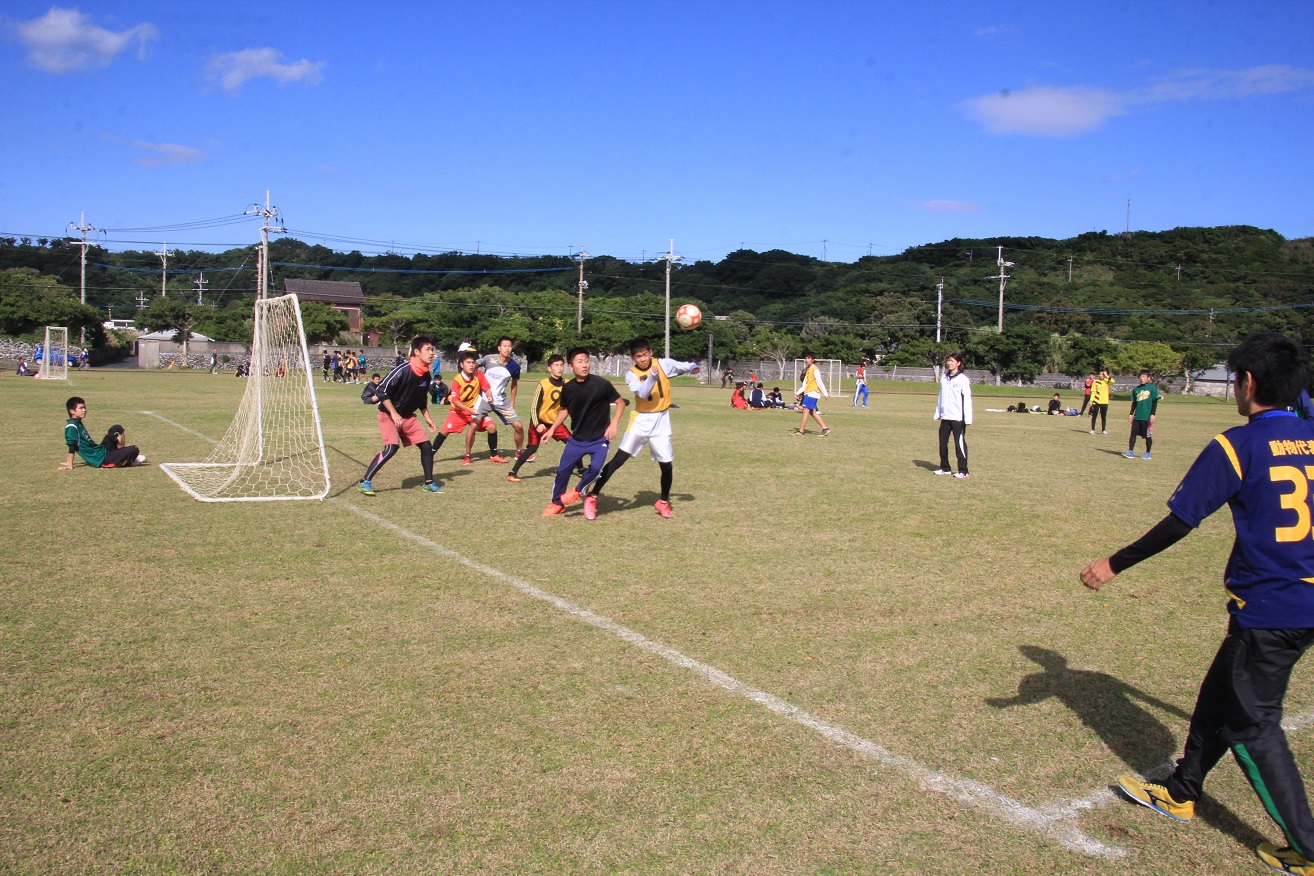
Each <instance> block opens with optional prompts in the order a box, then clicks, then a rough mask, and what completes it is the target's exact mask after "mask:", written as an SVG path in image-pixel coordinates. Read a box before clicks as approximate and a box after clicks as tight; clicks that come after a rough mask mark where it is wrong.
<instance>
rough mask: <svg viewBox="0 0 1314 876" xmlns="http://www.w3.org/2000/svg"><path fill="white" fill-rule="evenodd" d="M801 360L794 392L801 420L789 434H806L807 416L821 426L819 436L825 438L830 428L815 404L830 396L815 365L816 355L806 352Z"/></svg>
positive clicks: (819, 370)
mask: <svg viewBox="0 0 1314 876" xmlns="http://www.w3.org/2000/svg"><path fill="white" fill-rule="evenodd" d="M803 362H804V365H803V374H802V377H801V379H800V382H799V388H798V390H797V392H796V393H795V395H797V396H798V401H799V405H800V407H801V409H802V411H803V420H802V422H800V423H799V424H798V428H797V429H794V430H793V431H792V432H791V433H790V434H793V435H806V434H808V417H812V418H813V419H814V420H816V421H817V425H818V426H820V427H821V437H822V438H825V437H826V436H827V435H829V434H830V429H829V428H827V427H826V421H825V420H823V419H821V411H820V410H818V409H817V406H818V405H819V404H821V400H822V399H823V398H830V393H829V392H827V391H826V384H824V383H822V382H821V369H820V368H818V367H817V357H816V356H814V355H812V353H811V352H806V353H804V354H803Z"/></svg>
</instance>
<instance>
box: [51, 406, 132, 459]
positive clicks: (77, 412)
mask: <svg viewBox="0 0 1314 876" xmlns="http://www.w3.org/2000/svg"><path fill="white" fill-rule="evenodd" d="M64 410H65V411H67V412H68V422H67V423H65V424H64V445H65V447H67V448H68V459H66V460H64V462H62V463H60V466H59V470H60V471H72V470H73V458H74V456H80V457H82V459H83V461H84V462H86V464H87V465H89V466H91V467H92V468H127V467H128V466H131V465H141V464H142V463H144V462H145V461H146V457H144V456H142V455H141V452H140V451H139V450H138V449H137V446H136V445H135V444H128V443H126V440H125V432H124V429H123V427H122V426H119V425H117V424H115V425H113V426H110V428H109V431H108V432H106V433H105V438H104V439H103V440H102V441H101V442H100V443H99V444H97V443H96V442H95V441H92V440H91V434H90V433H89V432H87V427H86V426H85V425H84V424H83V422H82V421H83V420H85V419H86V418H87V403H86V401H84V400H83V399H81V398H79V397H78V396H76V395H75V396H73V397H72V398H71V399H69V400H68V401H67V402H65V403H64Z"/></svg>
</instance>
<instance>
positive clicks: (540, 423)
mask: <svg viewBox="0 0 1314 876" xmlns="http://www.w3.org/2000/svg"><path fill="white" fill-rule="evenodd" d="M547 370H548V376H547V377H544V378H543V379H542V380H540V381H539V382H538V390H537V391H536V392H535V393H534V402H533V405H532V407H530V409H529V410H530V414H529V443H528V446H526V447H525V449H524V450H518V451H516V464H515V465H513V466H511V471H509V472H508V473H507V476H506V479H507V480H508V481H510V482H511V483H513V484H518V483H520V482H521V480H523V479H522V478H521V477H520V466H522V465H524V464H525V463H526V462H529V460H531V459H533V458H534V453H535V452H536V451H537V450H538V446H539V444H540V443H542V441H543V440H544V439H545V438H549V437H551V438H555V439H556V440H558V441H563V442H564V441H566V440H567V439H568V438H570V430H569V429H567V428H566V424H565V423H562V424H561V425H560V426H557V428H556V430H555V431H552V434H551V435H549V434H548V432H549V431H550V430H552V424H553V423H554V422H555V421H556V419H557V412H558V411H560V410H561V387H563V386H565V385H566V379H565V373H566V357H565V356H562V355H561V354H560V353H553V354H552V355H551V356H549V357H548V363H547ZM583 473H584V472H583V470H582V469H581V471H580V474H583Z"/></svg>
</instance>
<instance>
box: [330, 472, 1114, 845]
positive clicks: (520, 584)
mask: <svg viewBox="0 0 1314 876" xmlns="http://www.w3.org/2000/svg"><path fill="white" fill-rule="evenodd" d="M329 501H331V502H335V503H337V504H338V505H339V506H341V507H342V508H345V509H347V510H350V511H351V512H352V513H354V514H357V515H359V516H361V517H363V518H365V519H366V520H369V521H370V522H372V523H374V524H376V525H378V526H381V527H383V528H384V529H386V530H388V531H389V532H392V533H393V534H395V535H398V536H400V537H402V538H405V539H407V540H409V541H412V542H414V543H415V544H418V545H420V546H421V547H423V548H425V549H427V550H430V551H432V552H433V553H435V554H438V555H440V556H442V557H444V558H445V559H448V560H451V561H455V562H457V563H460V564H461V565H463V566H465V567H466V568H469V569H472V570H474V571H476V572H479V573H481V574H483V575H487V576H488V577H490V578H493V579H495V580H498V581H502V582H503V583H505V584H509V585H510V586H511V587H513V588H515V589H516V590H518V591H520V592H521V593H523V594H524V595H526V596H529V597H531V598H533V599H537V600H540V601H542V602H546V603H547V604H549V605H551V606H553V607H554V608H557V609H559V610H561V611H564V612H565V613H566V614H568V615H570V616H571V617H574V618H575V619H577V620H580V621H583V622H584V623H586V624H589V625H590V626H593V627H596V628H597V629H599V630H602V631H603V632H606V633H609V634H610V635H613V636H615V637H616V638H618V639H622V640H624V641H626V642H629V643H630V644H631V645H634V646H635V647H637V648H640V649H641V650H644V651H647V652H648V653H650V654H655V655H657V656H658V657H661V658H662V659H663V660H666V661H667V662H669V663H673V664H674V665H676V666H679V667H680V668H682V669H688V670H690V671H691V672H693V673H695V674H696V675H698V676H700V677H701V678H703V680H705V681H707V682H709V683H710V684H712V685H714V686H716V687H719V688H721V689H723V690H727V691H730V692H731V693H733V694H737V695H738V696H741V697H743V698H745V699H747V700H751V701H752V702H755V703H757V704H758V705H760V706H764V707H766V708H767V709H770V710H771V711H772V712H775V713H776V714H777V715H780V716H782V717H784V718H788V719H789V720H791V721H793V722H795V723H796V724H801V725H803V726H804V727H807V728H808V729H809V730H813V731H815V732H816V733H819V734H821V735H822V736H823V737H825V738H826V739H828V740H829V741H831V742H833V743H835V744H837V745H841V746H843V747H845V748H847V749H849V750H850V751H854V752H857V753H858V754H861V755H863V756H864V757H867V758H869V759H871V760H873V761H876V762H877V763H880V764H883V765H885V766H889V767H893V768H895V769H897V770H900V771H901V772H904V773H907V774H908V775H910V776H912V777H913V778H914V779H915V780H916V781H917V783H918V784H919V785H921V787H922V789H923V790H925V791H934V792H938V793H941V794H945V795H947V796H949V797H952V798H954V799H956V800H958V801H960V802H963V803H967V804H969V805H972V806H975V807H977V808H978V809H982V810H984V811H985V812H987V813H989V814H990V815H993V816H994V817H996V818H999V819H1001V820H1002V821H1005V822H1008V823H1009V824H1012V825H1015V826H1017V827H1021V828H1024V829H1026V830H1031V831H1034V832H1036V833H1040V834H1043V835H1045V836H1048V837H1050V838H1051V839H1053V840H1055V841H1057V842H1058V843H1060V844H1062V845H1063V846H1066V847H1067V848H1069V849H1071V850H1072V851H1074V852H1080V853H1082V854H1086V855H1092V856H1095V857H1100V858H1118V857H1121V856H1122V855H1124V854H1125V852H1124V851H1123V850H1122V849H1120V848H1118V847H1117V846H1110V845H1106V844H1104V843H1101V842H1099V841H1098V840H1095V839H1093V838H1092V837H1089V836H1087V835H1086V834H1085V833H1083V832H1082V831H1081V830H1080V829H1079V828H1078V827H1077V826H1076V825H1075V824H1072V823H1071V819H1072V817H1073V815H1072V814H1068V813H1063V814H1062V815H1059V816H1057V817H1056V816H1055V815H1050V814H1047V813H1044V812H1041V811H1040V810H1037V809H1032V808H1031V807H1029V806H1025V805H1023V804H1022V803H1019V802H1018V801H1017V800H1013V799H1012V798H1010V797H1006V796H1004V795H1002V794H1000V793H998V792H997V791H995V790H994V789H993V788H991V787H990V786H988V785H984V784H982V783H980V782H973V781H969V780H966V779H957V778H953V777H951V776H947V775H945V774H944V773H940V772H937V771H935V770H933V769H931V768H929V767H926V766H923V765H921V764H919V763H917V762H916V761H913V760H909V759H908V758H906V757H901V756H899V755H896V754H894V753H893V752H891V751H890V750H889V749H887V748H884V747H882V746H880V745H877V744H876V743H874V742H871V741H870V740H867V739H863V738H862V737H861V736H858V735H856V734H854V733H850V732H849V731H847V730H845V729H843V728H842V727H837V726H836V725H834V724H831V723H829V722H827V721H823V720H822V719H821V718H818V717H816V716H815V715H812V714H810V713H808V712H805V711H804V710H803V709H800V708H799V707H798V706H795V705H792V704H790V703H787V702H785V701H784V700H782V699H780V698H779V697H777V696H775V695H774V694H769V693H767V692H766V691H763V690H759V689H757V688H755V687H752V686H751V685H748V684H745V683H744V682H742V681H739V680H738V679H736V678H734V677H732V676H730V675H727V674H726V673H724V672H722V671H721V670H719V669H717V668H716V667H715V666H709V665H708V664H706V663H702V662H700V661H698V660H695V659H693V658H692V657H689V656H686V655H685V654H682V653H681V652H679V651H677V650H675V649H674V648H672V647H670V646H668V645H663V644H662V643H661V642H656V641H653V640H652V639H649V638H648V637H647V636H644V635H643V634H642V633H639V632H636V631H635V630H632V629H630V628H629V627H627V626H624V625H622V624H618V623H616V622H615V621H613V620H611V619H610V618H607V617H603V616H602V615H600V614H597V613H596V612H593V611H590V610H589V609H587V608H583V607H582V606H579V605H576V604H575V603H573V602H570V601H568V600H565V599H562V598H561V597H559V596H554V595H553V594H551V593H548V592H547V591H546V590H543V589H541V588H539V587H535V586H534V585H533V584H530V583H529V582H528V581H526V580H524V579H523V578H518V577H516V576H515V575H508V574H507V573H505V572H503V571H501V570H499V569H495V568H493V567H492V566H488V565H485V564H484V563H480V562H478V561H476V560H472V559H469V558H468V557H465V556H462V555H461V554H459V553H457V552H456V551H454V550H452V549H451V548H449V547H445V546H444V545H441V544H439V543H438V542H436V541H434V540H432V539H430V538H428V537H426V536H423V535H420V534H419V533H416V532H412V531H411V530H409V529H406V528H405V527H402V526H398V525H397V524H396V523H393V522H392V521H391V520H388V519H386V518H384V517H380V516H378V515H377V514H374V513H372V512H370V511H366V510H365V509H364V508H361V507H359V506H357V505H353V504H352V503H350V502H347V501H344V500H342V499H338V498H333V499H330V500H329Z"/></svg>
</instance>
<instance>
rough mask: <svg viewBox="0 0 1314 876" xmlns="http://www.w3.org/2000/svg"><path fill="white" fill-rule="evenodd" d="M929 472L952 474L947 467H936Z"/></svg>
mask: <svg viewBox="0 0 1314 876" xmlns="http://www.w3.org/2000/svg"><path fill="white" fill-rule="evenodd" d="M931 474H938V475H940V474H953V472H952V471H950V470H949V469H947V468H937V469H936V470H935V471H933V472H931Z"/></svg>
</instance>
